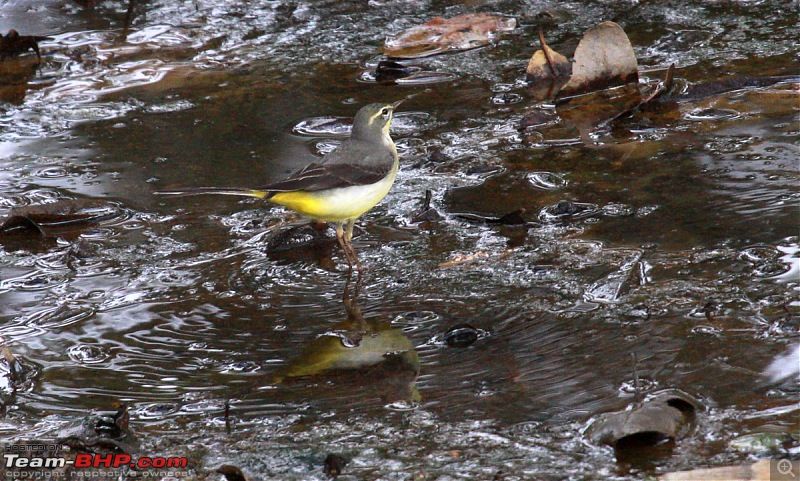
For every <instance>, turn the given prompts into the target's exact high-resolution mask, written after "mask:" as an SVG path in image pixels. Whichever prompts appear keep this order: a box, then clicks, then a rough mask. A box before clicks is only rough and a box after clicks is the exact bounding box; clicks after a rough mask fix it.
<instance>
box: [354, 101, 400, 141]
mask: <svg viewBox="0 0 800 481" xmlns="http://www.w3.org/2000/svg"><path fill="white" fill-rule="evenodd" d="M403 100H405V99H403ZM403 100H398V101H397V102H395V103H393V104H382V103H376V104H369V105H365V106H363V107H361V109H360V110H359V111H358V113H356V118H355V120H354V121H353V133H352V134H351V137H352V138H354V139H358V140H366V141H370V142H383V139H384V137H389V126H391V124H392V115H393V114H394V110H395V108H397V106H398V105H400V103H401V102H402V101H403Z"/></svg>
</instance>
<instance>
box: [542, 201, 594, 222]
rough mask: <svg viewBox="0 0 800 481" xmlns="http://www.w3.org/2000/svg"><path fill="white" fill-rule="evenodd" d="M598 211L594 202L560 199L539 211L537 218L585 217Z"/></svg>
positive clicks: (561, 219)
mask: <svg viewBox="0 0 800 481" xmlns="http://www.w3.org/2000/svg"><path fill="white" fill-rule="evenodd" d="M598 212H599V208H598V207H597V205H595V204H588V203H582V202H572V201H570V200H560V201H558V202H557V203H556V204H553V205H549V206H547V207H545V208H543V209H542V210H541V211H540V212H539V219H540V220H541V221H543V222H555V221H564V220H574V219H585V218H587V217H591V216H593V215H596V214H597V213H598Z"/></svg>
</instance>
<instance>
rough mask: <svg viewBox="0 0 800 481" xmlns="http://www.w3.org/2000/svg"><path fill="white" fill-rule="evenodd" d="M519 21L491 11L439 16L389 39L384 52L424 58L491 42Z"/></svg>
mask: <svg viewBox="0 0 800 481" xmlns="http://www.w3.org/2000/svg"><path fill="white" fill-rule="evenodd" d="M516 26H517V21H516V20H515V19H513V18H510V17H501V16H498V15H491V14H488V13H468V14H464V15H459V16H457V17H452V18H442V17H436V18H434V19H433V20H431V21H429V22H427V23H425V24H423V25H419V26H416V27H412V28H410V29H408V30H406V31H405V32H403V33H401V34H399V35H397V36H396V37H393V38H389V39H387V40H386V44H385V46H384V49H383V52H384V53H385V54H386V55H388V56H389V57H394V58H420V57H427V56H429V55H436V54H440V53H445V52H452V51H459V50H469V49H473V48H477V47H482V46H484V45H487V44H489V43H490V42H491V41H492V39H493V38H494V37H495V35H497V34H500V33H504V32H510V31H512V30H514V28H516Z"/></svg>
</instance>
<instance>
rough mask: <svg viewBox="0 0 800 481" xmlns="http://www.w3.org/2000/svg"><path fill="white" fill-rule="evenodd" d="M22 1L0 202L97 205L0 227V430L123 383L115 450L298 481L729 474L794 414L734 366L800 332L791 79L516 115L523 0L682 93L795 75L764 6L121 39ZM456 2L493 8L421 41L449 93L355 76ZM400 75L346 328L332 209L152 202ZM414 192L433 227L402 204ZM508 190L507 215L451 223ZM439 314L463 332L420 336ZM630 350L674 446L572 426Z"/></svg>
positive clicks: (102, 24)
mask: <svg viewBox="0 0 800 481" xmlns="http://www.w3.org/2000/svg"><path fill="white" fill-rule="evenodd" d="M32 5H35V7H31V8H33V9H34V10H35V11H36V12H38V14H37V15H36V16H32V15H31V13H30V12H28V11H26V10H21V7H20V2H9V3H7V4H4V5H3V6H2V7H0V14H2V15H0V31H2V32H5V31H7V30H8V29H10V28H16V29H17V30H19V31H20V32H21V33H23V34H43V35H50V36H51V37H52V40H47V41H44V42H42V43H41V48H42V52H43V56H44V63H43V65H42V67H41V69H40V70H39V71H38V72H37V73H36V74H35V76H34V77H33V78H31V79H30V80H29V82H28V86H27V89H26V90H25V92H24V98H23V99H21V100H19V99H16V100H8V101H7V102H6V103H2V104H0V126H2V129H1V130H0V152H2V156H0V187H1V188H0V209H3V211H5V210H8V209H10V208H13V207H19V206H25V205H33V204H39V203H44V202H51V201H54V200H57V199H63V198H97V199H104V200H107V201H109V202H111V203H112V204H113V205H114V206H116V207H117V208H118V215H117V216H115V217H114V218H113V219H111V220H106V221H103V222H101V223H100V224H99V225H97V226H92V227H88V228H86V229H84V230H82V231H77V232H72V233H69V234H64V235H60V236H56V237H55V238H46V239H40V238H36V237H20V236H14V237H13V238H11V239H4V240H3V241H2V245H0V343H2V345H3V346H5V347H8V348H9V349H10V351H11V352H12V353H13V354H14V355H16V356H18V358H20V359H21V360H22V361H23V363H24V364H25V365H26V366H29V367H30V370H29V373H30V377H31V380H30V382H28V383H27V384H25V385H24V386H22V389H20V390H18V392H16V394H14V395H11V396H5V397H2V398H0V399H2V400H4V403H5V404H7V406H6V414H5V416H4V417H3V418H2V419H0V439H2V440H4V441H6V442H9V441H20V440H28V439H37V438H44V439H53V438H54V437H56V436H58V433H59V432H60V429H62V427H63V426H65V425H66V424H68V423H69V422H71V421H74V420H75V419H80V418H81V417H82V416H84V415H85V414H86V412H87V411H96V412H109V411H114V410H115V409H116V406H117V405H118V404H119V403H125V404H127V405H128V406H129V408H130V412H131V427H132V429H133V431H134V432H135V433H136V435H137V436H138V437H139V439H140V441H141V444H142V451H143V452H144V453H147V454H148V455H167V456H180V455H187V454H188V455H189V456H190V458H191V459H192V461H193V469H194V470H195V474H196V476H197V477H198V478H199V479H218V478H217V477H216V476H218V475H215V474H213V470H214V469H215V468H216V467H218V466H219V465H221V464H232V465H236V466H239V467H241V468H242V469H243V470H244V471H245V472H247V473H250V474H251V475H252V476H253V479H281V480H301V479H303V480H305V479H325V476H324V475H323V473H322V464H323V460H324V459H325V456H326V455H327V454H328V453H330V452H334V453H340V454H343V455H345V456H346V457H347V458H348V459H349V460H350V462H349V464H348V465H347V466H346V468H345V474H344V475H343V476H341V477H340V478H339V479H376V480H377V479H381V480H383V479H387V480H389V479H420V480H451V479H492V478H493V477H494V479H502V480H516V479H531V478H536V479H640V478H641V476H642V475H643V474H658V473H662V472H667V471H673V470H678V469H688V468H693V467H699V466H709V465H711V466H716V465H724V464H730V463H739V462H748V461H753V460H754V459H756V458H757V457H759V456H763V455H764V454H758V453H753V452H742V451H739V450H736V449H734V448H733V447H732V441H733V440H734V439H736V438H737V437H739V436H741V435H742V434H748V433H758V432H763V431H769V430H777V431H780V432H789V433H797V431H798V427H799V426H800V422H798V411H797V408H796V405H797V404H796V403H797V394H798V391H797V386H796V385H794V386H792V385H789V386H785V385H784V386H777V387H772V388H763V387H760V385H759V383H760V382H761V381H762V378H761V377H760V374H759V373H760V371H761V370H762V369H763V368H764V367H766V366H767V365H768V364H769V362H770V360H771V359H772V358H773V357H774V356H776V355H778V354H780V353H781V352H783V351H784V349H785V348H786V347H787V346H788V345H790V344H791V343H793V342H794V343H796V341H797V335H798V332H797V331H798V324H797V315H798V310H800V299H798V289H799V287H800V283H799V282H798V281H800V278H798V271H800V266H799V265H798V264H799V263H800V260H798V250H799V249H800V248H799V247H798V244H799V241H798V237H797V218H798V217H797V213H798V204H800V189H798V182H797V181H798V169H797V167H798V165H797V159H798V147H797V144H798V137H800V129H798V122H797V112H798V107H799V106H800V105H799V104H798V90H797V89H798V83H797V79H796V78H795V79H794V80H787V81H784V82H778V83H775V84H773V85H770V86H767V87H760V88H754V87H749V88H740V89H734V90H730V91H724V92H722V93H718V94H715V95H710V96H706V97H702V98H693V99H691V100H686V101H683V102H680V103H678V104H677V105H676V107H675V108H674V109H673V110H671V111H668V112H666V113H663V114H660V115H654V116H644V115H634V116H633V117H631V118H628V119H623V120H621V121H619V122H617V123H615V124H614V127H613V128H599V129H595V130H594V131H593V132H592V133H591V135H590V142H589V143H586V142H583V141H581V139H580V137H579V135H577V134H576V132H577V130H576V128H574V127H573V126H571V125H569V123H568V122H565V121H561V122H555V123H552V124H547V125H544V126H541V127H529V128H528V129H525V130H524V131H520V130H518V128H517V126H518V125H519V122H520V119H521V118H522V117H523V116H524V115H525V114H526V113H527V112H529V111H530V109H533V108H534V107H535V101H534V100H533V98H532V96H531V94H530V93H529V92H528V90H527V88H526V86H525V84H524V82H523V80H524V67H525V64H526V62H527V59H528V57H529V56H530V55H531V53H532V52H533V50H535V48H536V45H537V44H538V41H537V40H536V34H537V30H538V26H539V23H540V22H541V21H542V20H541V17H538V16H537V14H538V13H540V12H550V13H552V14H553V15H554V16H556V18H559V19H561V20H560V21H559V23H558V24H557V25H554V26H550V27H549V28H548V31H547V32H548V39H549V40H550V42H551V45H553V46H554V47H556V48H559V47H561V46H564V45H566V46H568V45H569V44H570V43H572V44H573V45H574V41H575V39H576V37H577V36H578V35H580V34H581V33H582V32H583V31H584V30H585V29H586V28H588V27H590V26H592V25H593V24H594V23H596V22H597V21H598V20H599V19H609V20H615V21H617V22H619V23H620V24H621V25H622V26H623V27H624V28H625V30H626V31H627V33H628V34H629V36H630V38H631V40H632V42H633V44H634V46H635V48H636V53H637V57H638V60H639V63H640V70H641V71H642V77H646V79H644V80H648V79H656V78H661V77H663V72H664V70H665V69H666V68H667V67H668V65H669V64H671V63H676V66H677V69H678V70H677V73H676V76H677V77H679V78H680V79H682V80H684V81H686V82H688V83H690V84H698V83H703V82H715V81H720V80H726V79H730V78H733V77H737V76H752V75H796V74H798V72H797V67H796V66H797V65H798V63H797V62H798V60H800V59H798V52H797V41H798V38H797V34H796V33H795V30H796V29H794V28H793V27H794V25H796V23H797V18H796V17H797V12H796V9H793V8H792V4H790V3H789V2H779V1H764V2H739V3H737V2H733V3H732V2H724V3H715V2H710V3H709V2H702V3H694V2H689V1H686V2H677V3H676V2H673V3H671V4H670V5H669V6H659V5H656V4H646V5H645V4H629V3H618V2H611V3H602V4H601V3H596V4H591V5H586V4H583V3H579V2H567V3H564V2H535V3H534V2H528V3H525V4H522V3H519V2H502V1H501V2H485V3H484V2H481V3H480V4H479V5H477V6H469V7H467V6H464V5H460V4H459V5H455V6H447V5H444V4H441V3H439V2H401V3H396V2H372V3H370V4H369V6H368V8H367V9H366V10H364V6H363V4H355V3H351V2H333V1H328V2H282V1H280V2H273V1H255V2H247V3H246V4H242V5H229V4H227V3H224V2H210V1H202V0H200V1H195V2H192V3H186V2H170V1H155V2H148V3H147V4H146V5H139V6H138V7H137V9H136V10H135V13H136V16H135V18H134V21H133V24H132V26H131V27H130V28H129V29H127V30H126V29H125V28H124V19H125V14H126V8H127V5H125V4H122V3H118V2H103V3H99V4H98V5H97V7H96V8H95V9H94V10H89V9H86V8H84V7H82V6H80V5H78V4H74V3H71V2H66V3H60V2H49V1H42V2H37V3H35V4H32ZM410 7H413V8H410ZM410 10H413V14H409V11H410ZM465 11H489V12H496V13H502V14H506V15H511V16H515V17H516V18H517V19H518V20H519V23H520V25H521V26H520V27H519V28H517V30H515V32H514V33H512V34H510V35H507V36H504V37H502V38H501V39H500V40H499V41H498V42H497V43H496V44H495V45H492V46H489V47H486V48H481V49H476V50H472V51H468V52H463V53H458V54H452V55H443V56H438V57H433V58H430V59H426V60H424V61H422V65H423V66H424V69H425V70H427V71H431V72H437V73H446V74H448V77H447V78H448V79H451V80H449V81H446V82H442V83H435V84H424V85H419V86H413V85H382V84H376V83H370V82H365V81H364V78H365V76H364V73H365V72H366V71H368V70H369V68H370V67H373V68H374V65H375V63H376V60H377V59H379V58H380V57H379V47H380V45H381V44H382V42H383V39H384V38H385V36H386V35H388V34H393V33H397V32H399V31H402V30H403V29H404V28H408V27H410V26H413V25H417V24H419V23H422V22H424V21H426V20H427V19H429V18H430V17H432V16H435V15H445V16H451V15H455V14H458V13H463V12H465ZM745 27H746V28H745ZM745 32H746V34H745ZM367 77H368V76H367ZM412 93H413V94H415V96H414V97H413V98H412V99H410V100H408V101H406V102H405V103H404V104H403V105H402V107H401V112H400V113H399V114H398V118H397V120H396V122H395V125H394V127H393V131H392V132H393V137H394V139H395V141H396V142H397V144H398V150H399V151H400V154H401V164H402V166H401V172H400V174H399V177H398V181H397V183H396V185H395V186H394V188H393V190H392V191H391V192H390V193H389V195H388V196H387V198H386V199H385V200H384V201H383V202H382V203H381V204H380V205H379V206H378V207H377V208H375V209H374V210H373V211H371V212H370V213H369V214H368V215H366V216H364V217H363V218H362V219H361V220H360V221H359V223H358V225H357V229H356V238H355V248H356V249H357V250H358V252H359V255H360V258H361V261H362V262H363V263H364V265H365V266H366V267H367V274H366V277H365V282H364V286H363V292H362V294H361V296H360V298H359V307H360V309H361V311H362V313H363V320H361V321H359V322H355V323H354V321H353V320H352V319H351V320H350V321H347V320H346V317H347V314H346V309H345V306H344V305H343V304H342V301H341V297H342V292H343V289H344V287H345V278H346V276H345V274H346V264H345V260H344V257H343V255H342V254H341V251H340V250H339V249H338V246H337V245H336V242H335V239H334V238H333V235H332V232H331V230H330V229H329V230H328V231H327V232H323V233H318V232H314V231H312V230H310V229H308V228H307V227H298V228H297V229H295V230H290V231H288V232H287V233H285V234H282V235H281V236H279V237H277V238H276V237H275V235H274V226H276V225H278V224H280V223H282V222H285V221H293V220H294V219H295V217H294V216H293V215H292V214H291V213H288V212H286V211H284V210H282V209H280V208H274V207H272V208H271V207H269V206H265V205H263V204H261V203H259V202H255V201H250V200H240V199H236V198H222V197H189V198H177V199H174V198H164V197H157V196H154V195H152V192H153V191H154V190H157V189H161V188H169V187H176V186H201V185H202V186H234V185H253V186H257V185H258V184H261V183H267V182H270V181H274V180H277V179H280V178H282V177H284V176H285V175H287V174H288V173H290V172H292V171H294V170H296V169H298V168H299V167H301V166H303V165H305V164H306V163H308V162H310V161H311V160H313V159H314V158H316V156H318V155H320V154H322V153H324V152H327V151H329V150H331V149H332V148H333V147H334V145H335V143H336V142H338V141H339V140H340V139H341V138H342V135H341V134H342V132H346V128H347V126H346V123H345V124H333V125H326V126H323V128H322V131H320V130H319V129H317V130H315V129H314V126H315V125H317V124H315V123H313V122H309V120H314V119H319V118H322V117H325V118H328V117H330V118H333V119H337V118H348V117H351V116H352V115H353V114H354V113H355V111H356V110H357V109H358V108H359V107H360V106H361V105H364V104H366V103H369V102H373V101H395V100H397V99H399V98H402V97H405V96H407V95H409V94H412ZM509 99H510V100H509ZM298 126H300V128H298ZM425 190H431V191H432V194H433V196H432V205H433V207H434V208H435V209H437V210H438V211H439V213H440V214H441V216H442V217H441V219H439V220H436V221H431V222H418V221H416V220H415V217H416V212H417V211H418V209H420V208H421V207H422V204H423V198H424V193H425ZM564 200H566V201H570V202H572V203H574V205H577V206H579V207H581V208H582V210H581V213H580V214H576V215H572V216H567V217H565V216H563V215H562V214H563V210H564V206H565V205H569V204H565V203H561V204H559V202H560V201H564ZM515 209H525V211H524V213H523V217H524V218H525V220H526V221H527V224H525V225H497V224H492V223H486V222H479V221H475V220H474V219H475V218H474V216H484V217H499V216H502V215H504V214H506V213H508V212H510V211H513V210H515ZM554 213H555V214H554ZM464 215H473V217H469V218H468V217H465V216H464ZM271 229H272V230H271ZM76 245H80V246H81V251H82V252H83V253H82V254H81V255H79V256H77V257H76V256H73V257H70V256H69V255H67V252H68V251H70V249H74V247H75V246H76ZM459 256H461V257H459ZM466 256H472V257H471V259H472V260H466V261H463V262H462V261H459V260H458V259H462V260H463V259H464V258H466ZM447 263H450V264H454V265H448V264H447ZM465 322H466V323H469V324H471V325H472V326H474V327H475V328H476V329H478V332H479V333H480V335H479V337H478V340H477V341H476V342H475V343H474V344H472V345H471V346H469V347H466V348H453V347H449V346H448V345H447V344H446V343H445V342H443V336H444V334H445V332H446V331H447V330H448V329H449V328H451V327H453V326H455V325H457V324H460V323H465ZM353 331H359V332H361V331H365V332H366V333H367V340H368V341H369V342H367V341H363V340H362V341H361V342H363V345H362V344H359V341H358V340H356V341H353V340H352V339H350V337H348V336H350V335H351V333H352V332H353ZM326 333H327V334H329V335H327V336H326V335H324V334H326ZM332 335H335V336H340V337H337V338H336V339H340V340H339V341H337V342H338V344H337V342H334V343H332V344H331V343H327V344H325V342H326V341H329V340H330V338H331V337H332ZM348 342H355V343H356V344H359V347H358V348H349V349H348V348H343V347H342V346H343V345H344V344H347V343H348ZM371 342H374V343H375V345H377V346H378V347H376V348H375V349H376V350H375V351H374V352H378V353H379V354H381V355H383V354H386V353H391V354H392V355H391V356H388V357H387V359H388V361H387V362H385V363H382V365H381V366H379V367H372V368H363V369H358V370H351V371H344V372H342V371H339V372H336V373H327V374H326V373H324V372H322V369H321V368H316V370H315V369H313V368H311V367H308V366H314V365H315V364H313V363H314V362H317V361H319V362H322V363H323V364H324V363H326V362H332V361H331V359H341V356H344V358H345V359H346V358H347V356H349V355H352V354H353V353H360V352H362V351H368V349H367V347H368V346H371V345H372V344H369V343H371ZM409 345H410V346H413V347H414V351H415V354H416V355H412V354H410V353H409V351H408V346H409ZM308 346H311V347H308ZM359 349H361V351H360V350H359ZM309 350H310V351H309ZM404 352H405V353H406V354H407V355H397V354H398V353H404ZM328 353H330V354H328ZM631 353H634V354H636V356H637V358H638V360H639V361H638V370H639V376H640V377H641V379H642V384H643V385H644V386H645V388H646V389H647V390H648V391H647V392H654V391H657V390H658V389H664V388H676V389H680V390H682V391H684V392H686V393H688V394H690V395H692V396H694V397H696V398H698V399H699V400H701V401H702V403H703V404H704V406H705V407H706V410H705V412H703V413H702V415H701V417H700V421H699V423H698V426H697V428H696V432H694V433H693V434H692V435H691V436H689V437H688V438H685V439H681V440H679V442H678V443H677V446H676V448H675V449H674V450H673V451H672V453H671V455H669V456H663V457H656V458H655V459H646V460H645V461H641V462H634V463H628V462H617V461H616V459H615V456H614V452H613V450H611V449H610V448H607V447H601V446H594V445H592V444H591V443H590V442H588V441H587V440H586V439H585V438H584V437H583V435H582V432H583V429H584V428H585V426H586V425H587V423H588V422H589V421H590V420H591V419H592V417H593V416H595V415H597V414H598V413H601V412H605V411H610V410H615V409H621V408H624V407H625V406H626V405H627V404H628V403H630V402H632V401H633V398H634V394H633V389H632V385H633V382H634V381H633V379H634V374H633V365H632V362H631V357H630V356H631ZM359 355H360V354H359ZM366 355H369V353H367V354H365V356H366ZM314 356H318V357H317V358H315V357H314ZM326 356H327V357H326ZM337 356H339V357H337ZM320 357H321V358H322V361H320V360H319V359H320ZM310 359H312V360H313V359H315V361H312V360H310ZM298 366H306V367H304V369H305V368H307V369H309V371H305V372H306V376H297V377H293V376H291V375H289V374H287V373H291V372H293V371H292V370H293V369H295V371H294V372H300V371H301V370H300V367H298ZM417 374H418V376H417ZM4 394H5V393H4ZM226 402H229V403H230V408H231V409H230V419H228V421H229V422H232V430H231V433H230V434H228V433H226V426H225V416H224V405H225V403H226ZM796 446H797V443H796V441H795V444H794V445H793V447H791V448H789V449H790V451H788V452H785V451H784V452H779V453H773V455H775V456H786V455H794V456H796V455H797V447H796Z"/></svg>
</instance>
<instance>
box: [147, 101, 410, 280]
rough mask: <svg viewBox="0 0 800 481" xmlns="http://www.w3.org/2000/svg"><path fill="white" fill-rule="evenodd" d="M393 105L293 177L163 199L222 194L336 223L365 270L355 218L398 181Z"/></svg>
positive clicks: (377, 109)
mask: <svg viewBox="0 0 800 481" xmlns="http://www.w3.org/2000/svg"><path fill="white" fill-rule="evenodd" d="M400 102H402V100H401V101H398V102H395V103H393V104H377V103H376V104H369V105H366V106H364V107H362V108H361V109H360V110H359V111H358V113H357V114H356V117H355V119H354V121H353V129H352V133H351V135H350V138H349V139H348V140H346V141H345V142H343V143H342V144H341V145H339V146H338V147H337V148H336V149H335V150H333V151H332V152H330V153H329V154H327V155H325V156H324V157H323V158H322V160H320V161H319V162H314V163H312V164H310V165H308V166H307V167H305V168H304V169H302V170H300V171H299V172H297V173H295V174H293V175H291V176H290V177H289V178H287V179H284V180H281V181H278V182H275V183H273V184H270V185H267V186H264V187H262V188H259V189H246V188H215V187H196V188H185V189H171V190H162V191H159V192H156V194H160V195H198V194H223V195H239V196H245V197H255V198H258V199H264V200H268V201H270V202H274V203H276V204H280V205H283V206H285V207H288V208H290V209H292V210H294V211H296V212H299V213H300V214H303V215H305V216H306V217H310V218H312V219H316V220H321V221H325V222H334V223H336V238H337V240H338V241H339V244H340V245H341V246H342V250H343V251H344V255H345V258H346V259H347V263H348V265H349V266H350V268H351V269H352V267H353V265H355V266H356V267H357V268H358V271H359V273H360V272H361V265H360V263H359V261H358V256H357V255H356V252H355V250H354V249H353V245H352V244H351V239H352V238H353V225H354V224H355V221H356V219H358V218H359V217H361V215H363V214H364V213H366V212H367V211H369V210H370V209H372V208H373V207H374V206H375V205H376V204H377V203H378V202H380V201H381V200H382V199H383V198H384V197H385V196H386V194H387V193H388V192H389V189H390V188H391V187H392V184H393V183H394V180H395V177H397V170H398V167H399V159H398V156H397V149H396V148H395V145H394V142H393V141H392V139H391V137H390V136H389V126H390V125H391V122H392V114H393V112H394V109H395V108H396V107H397V106H398V105H399V104H400Z"/></svg>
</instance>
